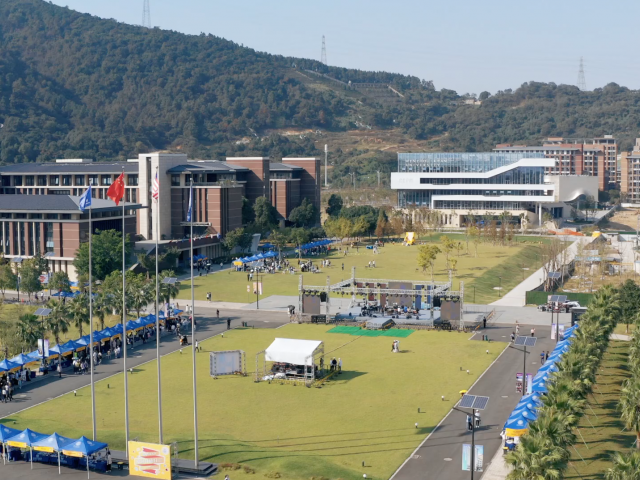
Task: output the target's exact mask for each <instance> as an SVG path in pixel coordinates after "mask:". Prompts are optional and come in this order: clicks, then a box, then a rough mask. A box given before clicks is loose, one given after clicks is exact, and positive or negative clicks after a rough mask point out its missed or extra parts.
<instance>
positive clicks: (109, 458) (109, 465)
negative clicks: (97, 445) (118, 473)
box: [107, 448, 112, 472]
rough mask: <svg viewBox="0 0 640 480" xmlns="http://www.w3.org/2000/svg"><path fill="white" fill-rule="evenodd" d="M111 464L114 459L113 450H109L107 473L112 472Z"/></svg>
mask: <svg viewBox="0 0 640 480" xmlns="http://www.w3.org/2000/svg"><path fill="white" fill-rule="evenodd" d="M111 462H112V459H111V450H109V449H108V448H107V472H110V471H111Z"/></svg>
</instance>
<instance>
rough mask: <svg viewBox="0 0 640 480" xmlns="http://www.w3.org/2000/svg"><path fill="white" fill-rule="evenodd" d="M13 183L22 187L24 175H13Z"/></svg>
mask: <svg viewBox="0 0 640 480" xmlns="http://www.w3.org/2000/svg"><path fill="white" fill-rule="evenodd" d="M13 185H14V186H15V187H21V186H22V175H16V176H14V177H13Z"/></svg>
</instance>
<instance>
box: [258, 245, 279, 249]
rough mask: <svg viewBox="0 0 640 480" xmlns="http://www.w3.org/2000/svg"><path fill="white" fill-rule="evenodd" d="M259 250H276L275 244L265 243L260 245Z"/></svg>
mask: <svg viewBox="0 0 640 480" xmlns="http://www.w3.org/2000/svg"><path fill="white" fill-rule="evenodd" d="M258 248H262V249H263V250H271V249H272V248H276V246H275V245H274V244H273V243H263V244H262V245H258Z"/></svg>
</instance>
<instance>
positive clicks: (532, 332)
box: [531, 328, 536, 337]
mask: <svg viewBox="0 0 640 480" xmlns="http://www.w3.org/2000/svg"><path fill="white" fill-rule="evenodd" d="M535 335H536V329H535V328H532V329H531V336H532V337H535Z"/></svg>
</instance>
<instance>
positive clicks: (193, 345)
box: [189, 176, 199, 469]
mask: <svg viewBox="0 0 640 480" xmlns="http://www.w3.org/2000/svg"><path fill="white" fill-rule="evenodd" d="M193 213H194V209H193V176H192V177H191V187H190V192H189V222H190V224H191V225H190V226H191V232H190V238H189V240H190V242H189V245H190V247H189V253H190V254H191V260H190V262H191V354H192V356H193V430H194V432H193V433H194V435H193V452H194V457H195V467H196V469H197V468H198V466H199V460H198V393H197V386H196V300H195V290H194V287H193Z"/></svg>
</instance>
